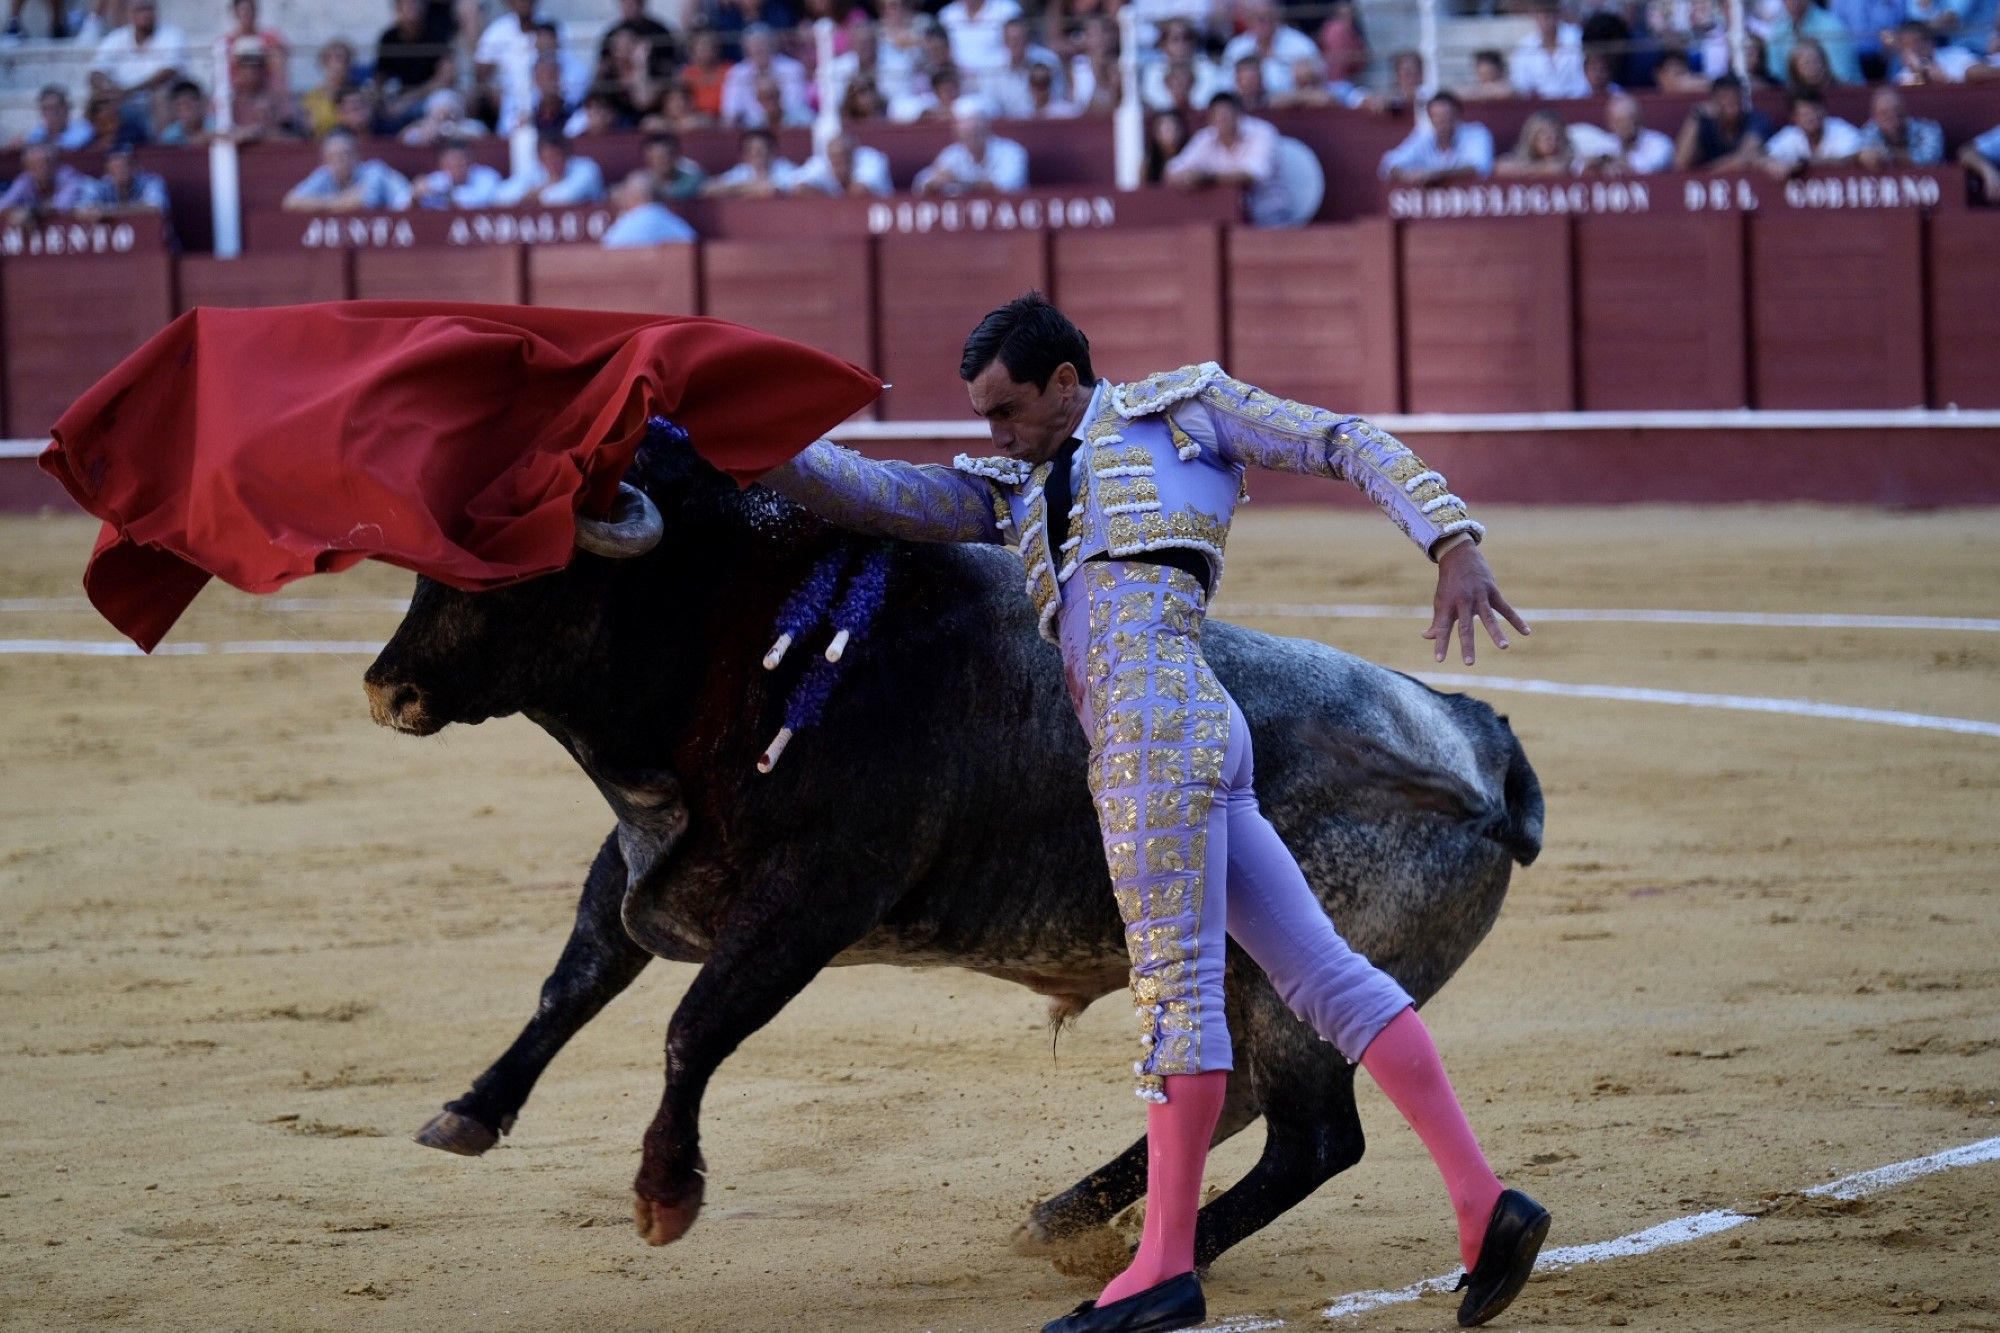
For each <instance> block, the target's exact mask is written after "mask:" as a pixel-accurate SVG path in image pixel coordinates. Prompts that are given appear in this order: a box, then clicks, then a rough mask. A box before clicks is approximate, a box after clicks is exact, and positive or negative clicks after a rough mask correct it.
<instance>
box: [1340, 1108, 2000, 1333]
mask: <svg viewBox="0 0 2000 1333" xmlns="http://www.w3.org/2000/svg"><path fill="white" fill-rule="evenodd" d="M1982 1162H2000V1138H1991V1139H1981V1140H1980V1141H1979V1142H1977V1143H1968V1144H1965V1145H1963V1146H1962V1147H1957V1148H1947V1149H1945V1150H1944V1151H1943V1152H1935V1153H1931V1154H1929V1155H1928V1156H1925V1157H1912V1158H1911V1159H1909V1160H1908V1161H1906V1162H1894V1163H1891V1164H1890V1165H1888V1166H1880V1167H1876V1168H1875V1169H1874V1170H1872V1171H1861V1172H1857V1173H1856V1174H1854V1175H1851V1176H1843V1177H1841V1178H1840V1179H1839V1180H1830V1181H1828V1182H1826V1183H1825V1184H1823V1185H1814V1186H1811V1187H1810V1188H1807V1189H1802V1190H1800V1191H1799V1193H1801V1194H1805V1195H1808V1196H1812V1197H1825V1198H1834V1199H1859V1198H1864V1197H1866V1196H1867V1195H1870V1194H1876V1193H1880V1192H1881V1191H1883V1190H1887V1189H1894V1188H1895V1187H1896V1186H1898V1185H1906V1184H1908V1183H1909V1182H1910V1181H1912V1180H1917V1179H1919V1178H1921V1177H1923V1176H1928V1175H1934V1174H1936V1173H1937V1172H1940V1171H1952V1170H1956V1169H1958V1168H1960V1167H1966V1166H1977V1165H1979V1164H1980V1163H1982ZM1756 1220H1757V1219H1756V1217H1755V1216H1754V1215H1752V1214H1750V1213H1740V1212H1737V1211H1736V1210H1735V1209H1733V1208H1719V1209H1716V1210H1715V1211H1713V1212H1707V1213H1696V1214H1695V1215H1693V1216H1692V1217H1679V1218H1675V1219H1674V1220H1673V1221H1671V1222H1662V1223H1660V1224H1659V1225H1657V1226H1650V1227H1647V1228H1646V1229H1645V1230H1643V1231H1634V1232H1630V1233H1628V1234H1626V1235H1623V1236H1617V1237H1614V1238H1613V1239H1611V1240H1603V1241H1597V1242H1594V1243H1592V1244H1588V1245H1566V1246H1563V1247H1562V1248H1560V1249H1554V1250H1544V1251H1543V1252H1542V1256H1541V1258H1539V1259H1538V1260H1536V1261H1535V1271H1536V1272H1538V1273H1559V1272H1562V1271H1563V1270H1565V1269H1569V1268H1575V1267H1578V1266H1579V1265H1582V1264H1596V1263H1603V1262H1605V1261H1606V1260H1609V1259H1630V1258H1634V1257H1636V1256H1638V1255H1642V1254H1651V1253H1652V1252H1653V1251H1655V1250H1665V1249H1670V1248H1672V1247H1673V1246H1676V1245H1686V1244H1687V1243H1689V1242H1690V1241H1697V1240H1701V1239H1703V1238H1704V1237H1708V1236H1714V1235H1718V1234H1720V1233H1721V1232H1724V1231H1729V1230H1733V1229H1734V1228H1736V1227H1740V1226H1742V1225H1744V1224H1745V1223H1747V1222H1754V1221H1756ZM1457 1282H1458V1275H1457V1274H1456V1273H1453V1274H1451V1275H1450V1276H1447V1277H1432V1278H1425V1279H1424V1280H1423V1281H1422V1282H1412V1283H1411V1284H1410V1285H1409V1286H1407V1287H1397V1288H1395V1289H1394V1290H1389V1291H1357V1292H1351V1293H1349V1294H1348V1295H1346V1296H1342V1297H1341V1298H1340V1299H1339V1300H1337V1301H1335V1302H1334V1303H1333V1304H1331V1305H1329V1306H1327V1307H1326V1308H1325V1309H1324V1310H1322V1311H1320V1313H1321V1314H1322V1315H1323V1316H1324V1317H1326V1318H1328V1319H1350V1318H1352V1317H1354V1316H1355V1315H1359V1314H1366V1313H1367V1312H1368V1311H1370V1310H1379V1309H1382V1308H1383V1307H1384V1306H1389V1305H1402V1304H1405V1303H1407V1302H1409V1301H1414V1300H1417V1299H1419V1298H1421V1297H1424V1296H1428V1295H1430V1294H1432V1293H1433V1292H1448V1291H1450V1290H1451V1289H1452V1287H1453V1286H1455V1285H1456V1284H1457Z"/></svg>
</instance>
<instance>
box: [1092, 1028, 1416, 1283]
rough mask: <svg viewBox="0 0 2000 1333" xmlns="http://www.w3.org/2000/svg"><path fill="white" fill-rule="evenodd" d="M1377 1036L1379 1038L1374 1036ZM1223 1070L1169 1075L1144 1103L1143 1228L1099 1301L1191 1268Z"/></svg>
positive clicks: (1225, 1077)
mask: <svg viewBox="0 0 2000 1333" xmlns="http://www.w3.org/2000/svg"><path fill="white" fill-rule="evenodd" d="M1378 1040H1379V1039H1378ZM1228 1088H1229V1071H1228V1070H1226V1069H1216V1070H1211V1071H1209V1072H1207V1073H1204V1074H1169V1075H1168V1076H1167V1099H1166V1100H1165V1101H1164V1102H1154V1103H1153V1104H1152V1105H1151V1106H1149V1107H1147V1108H1146V1229H1145V1231H1144V1232H1142V1233H1141V1234H1140V1237H1139V1252H1138V1253H1137V1254H1135V1255H1133V1256H1132V1266H1131V1267H1130V1268H1128V1269H1126V1270H1125V1271H1124V1272H1122V1273H1120V1274H1119V1275H1118V1276H1117V1277H1115V1278H1113V1279H1111V1285H1110V1286H1108V1287H1106V1288H1105V1289H1104V1291H1103V1294H1101V1295H1100V1296H1098V1298H1097V1303H1098V1304H1099V1305H1109V1304H1111V1303H1112V1302H1113V1301H1122V1300H1124V1299H1125V1298H1126V1297H1127V1296H1136V1295H1138V1294H1139V1293H1140V1292H1142V1291H1144V1290H1146V1289H1147V1288H1148V1287H1157V1286H1158V1285H1160V1283H1162V1282H1165V1281H1166V1280H1167V1279H1168V1278H1173V1277H1179V1276H1180V1275H1181V1274H1182V1273H1191V1272H1193V1271H1194V1219H1195V1213H1196V1212H1197V1211H1199V1210H1200V1208H1201V1171H1202V1168H1203V1167H1204V1166H1206V1165H1207V1164H1208V1145H1209V1140H1211V1139H1213V1138H1214V1137H1215V1122H1216V1121H1217V1120H1218V1119H1220V1118H1221V1115H1222V1096H1223V1093H1224V1092H1226V1091H1227V1090H1228Z"/></svg>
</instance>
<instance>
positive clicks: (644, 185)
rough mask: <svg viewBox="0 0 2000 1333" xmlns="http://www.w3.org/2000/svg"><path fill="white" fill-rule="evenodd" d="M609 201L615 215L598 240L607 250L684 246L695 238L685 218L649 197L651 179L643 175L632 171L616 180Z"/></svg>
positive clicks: (651, 186)
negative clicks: (616, 209) (615, 188)
mask: <svg viewBox="0 0 2000 1333" xmlns="http://www.w3.org/2000/svg"><path fill="white" fill-rule="evenodd" d="M611 202H612V203H614V204H616V205H617V207H618V216H617V218H616V219H614V220H613V221H612V223H611V225H610V226H609V227H607V228H606V229H605V231H604V236H603V238H602V239H601V240H599V241H598V244H599V245H601V246H603V247H604V248H605V249H607V250H638V249H644V248H647V247H650V246H655V245H686V244H688V243H689V242H691V241H694V240H695V239H696V236H695V230H694V228H693V227H690V226H689V225H688V224H687V220H686V219H685V218H683V217H681V215H680V214H678V213H676V212H674V211H673V210H672V209H670V208H668V207H667V206H666V205H665V204H663V203H661V202H660V201H659V200H658V199H656V198H654V197H653V178H652V176H651V175H650V174H648V173H647V172H644V171H635V172H633V173H632V174H631V175H629V176H627V177H626V178H625V179H624V180H623V181H620V182H619V184H618V188H617V190H615V191H613V193H612V196H611Z"/></svg>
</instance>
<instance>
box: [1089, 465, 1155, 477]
mask: <svg viewBox="0 0 2000 1333" xmlns="http://www.w3.org/2000/svg"><path fill="white" fill-rule="evenodd" d="M1096 473H1097V475H1098V476H1100V477H1150V476H1152V475H1153V465H1152V464H1151V463H1125V464H1121V465H1120V466H1118V467H1101V468H1097V469H1096Z"/></svg>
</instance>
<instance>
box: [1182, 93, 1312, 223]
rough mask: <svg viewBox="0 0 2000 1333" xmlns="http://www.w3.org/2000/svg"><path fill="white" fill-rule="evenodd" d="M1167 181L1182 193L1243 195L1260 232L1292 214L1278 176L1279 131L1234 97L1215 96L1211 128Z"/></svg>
mask: <svg viewBox="0 0 2000 1333" xmlns="http://www.w3.org/2000/svg"><path fill="white" fill-rule="evenodd" d="M1166 181H1167V184H1169V185H1172V186H1175V187H1177V188H1179V189H1183V190H1209V189H1214V188H1215V187H1217V186H1221V187H1222V188H1224V189H1233V190H1242V191H1244V192H1245V193H1246V196H1247V201H1248V205H1249V212H1250V220H1251V221H1252V222H1254V223H1257V224H1258V225H1260V226H1267V225H1272V224H1274V223H1276V222H1278V221H1281V220H1284V219H1285V217H1286V215H1287V214H1289V212H1290V208H1289V205H1290V202H1291V201H1290V197H1289V195H1288V193H1287V192H1286V190H1285V187H1284V181H1283V179H1282V177H1281V176H1280V174H1279V171H1278V131H1277V128H1276V127H1275V126H1273V125H1272V124H1271V123H1270V122H1269V121H1263V120H1258V119H1257V118H1256V117H1255V116H1248V115H1245V114H1244V113H1243V102H1242V100H1241V99H1240V98H1238V97H1237V96H1236V94H1235V93H1217V94H1216V95H1215V99H1214V100H1213V101H1211V102H1210V103H1209V104H1208V124H1207V125H1204V126H1203V127H1202V128H1201V129H1199V130H1197V131H1196V132H1195V136H1194V137H1193V138H1192V139H1190V140H1188V145H1187V147H1185V148H1183V149H1181V151H1180V152H1179V153H1178V154H1176V155H1175V156H1174V158H1173V160H1172V161H1170V162H1168V163H1167V169H1166Z"/></svg>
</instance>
